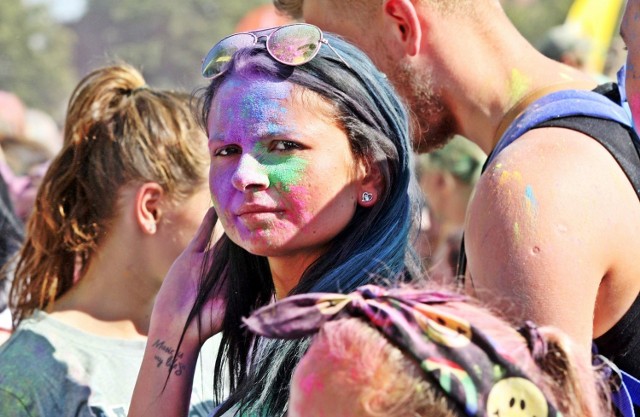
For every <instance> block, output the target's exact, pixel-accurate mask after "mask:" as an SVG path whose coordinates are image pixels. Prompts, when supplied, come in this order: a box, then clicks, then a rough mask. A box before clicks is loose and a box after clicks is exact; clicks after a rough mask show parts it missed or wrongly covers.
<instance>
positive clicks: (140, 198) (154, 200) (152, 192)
mask: <svg viewBox="0 0 640 417" xmlns="http://www.w3.org/2000/svg"><path fill="white" fill-rule="evenodd" d="M163 197H164V190H163V189H162V187H161V186H160V185H159V184H157V183H155V182H148V183H144V184H142V185H141V186H140V187H139V188H138V191H137V192H136V197H135V217H136V222H137V224H138V226H139V227H140V230H142V232H143V233H146V234H150V235H153V234H155V233H156V232H157V230H158V222H159V221H160V218H161V215H162V207H161V206H162V199H163Z"/></svg>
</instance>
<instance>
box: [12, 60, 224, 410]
mask: <svg viewBox="0 0 640 417" xmlns="http://www.w3.org/2000/svg"><path fill="white" fill-rule="evenodd" d="M206 145H207V138H206V136H205V135H204V133H203V132H202V130H201V129H200V127H199V125H198V123H197V122H196V120H195V118H194V117H193V116H192V112H191V108H190V107H189V96H188V95H185V94H183V93H175V92H169V91H160V90H155V89H152V88H150V87H148V86H147V85H146V83H145V80H144V78H143V77H142V75H141V74H140V73H139V72H138V71H137V70H135V69H134V68H132V67H129V66H127V65H116V66H110V67H105V68H102V69H98V70H95V71H93V72H92V73H90V74H89V75H87V76H86V77H85V78H84V79H83V80H82V81H81V82H80V84H79V85H78V86H77V87H76V89H75V91H74V92H73V93H72V95H71V99H70V101H69V107H68V111H67V119H66V125H65V132H64V146H63V148H62V150H61V151H60V153H59V154H58V155H57V157H56V158H55V159H54V160H53V162H52V163H51V166H50V168H49V170H48V172H47V173H46V175H45V177H44V179H43V182H42V185H41V187H40V189H39V191H38V196H37V200H36V205H35V208H34V212H33V214H32V216H31V218H30V219H29V221H28V223H27V225H26V239H25V242H24V244H23V246H22V249H21V251H20V254H19V258H18V261H17V267H16V271H15V278H14V282H13V287H12V290H11V295H10V307H11V309H12V312H13V318H14V327H15V331H14V333H13V335H12V337H11V338H10V339H9V341H8V342H7V343H6V344H5V345H3V347H2V348H1V350H0V415H2V416H31V417H33V416H114V417H115V416H125V415H126V414H127V411H128V404H129V401H130V398H131V393H132V391H133V386H134V383H135V379H136V375H137V372H138V369H139V366H140V362H141V360H142V355H143V352H144V346H145V343H146V334H147V332H148V325H149V317H150V313H151V308H152V305H153V302H154V298H155V295H156V292H157V291H158V289H159V288H160V284H161V283H162V280H163V278H164V276H165V274H166V272H167V271H168V269H169V267H170V265H171V263H172V262H173V260H174V259H175V258H176V257H177V255H178V254H180V253H181V252H182V250H183V249H184V248H185V246H186V245H187V243H188V242H189V241H190V240H191V238H192V235H193V234H194V233H195V231H196V229H197V226H198V225H199V224H200V221H201V220H202V218H203V216H204V214H205V212H206V211H207V209H208V208H209V206H210V196H209V192H208V183H207V173H208V165H209V163H208V162H209V159H208V152H207V146H206ZM211 356H212V357H213V356H215V353H213V354H212V355H211ZM178 359H179V358H178ZM158 367H164V368H165V369H166V370H167V375H168V374H169V372H170V371H172V372H173V373H176V374H179V373H180V363H179V360H175V361H172V362H171V363H167V362H163V363H158ZM170 367H173V368H174V369H173V370H171V369H170ZM203 369H213V366H205V367H204V368H203ZM212 378H213V377H212V376H210V375H207V376H202V377H200V378H198V377H196V383H195V384H194V390H193V394H192V397H191V400H192V401H191V412H190V415H192V416H200V415H202V416H206V413H205V411H204V410H210V409H211V407H212V402H211V398H212V394H213V393H212V392H209V391H210V390H209V389H201V387H202V386H203V385H200V384H198V381H201V382H202V384H204V386H207V387H208V386H209V385H210V384H211V382H210V381H211V380H212Z"/></svg>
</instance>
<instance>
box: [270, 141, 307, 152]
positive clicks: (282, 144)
mask: <svg viewBox="0 0 640 417" xmlns="http://www.w3.org/2000/svg"><path fill="white" fill-rule="evenodd" d="M300 148H301V146H300V145H298V144H297V143H295V142H291V141H289V140H279V141H277V142H275V144H274V145H273V148H272V150H274V151H290V150H292V149H300Z"/></svg>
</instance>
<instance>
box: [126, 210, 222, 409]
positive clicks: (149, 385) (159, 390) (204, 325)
mask: <svg viewBox="0 0 640 417" xmlns="http://www.w3.org/2000/svg"><path fill="white" fill-rule="evenodd" d="M216 221H217V216H216V214H215V211H214V210H213V208H211V209H209V212H208V213H207V215H206V216H205V218H204V220H203V222H202V225H201V226H200V228H199V229H198V232H197V233H196V236H195V237H194V239H193V240H192V241H191V243H190V244H189V246H188V247H187V248H186V249H185V251H184V252H183V253H182V254H181V255H180V256H179V257H178V258H177V259H176V261H175V262H174V264H173V265H172V266H171V269H170V270H169V272H168V274H167V276H166V278H165V280H164V282H163V284H162V287H161V288H160V291H159V293H158V296H157V297H156V301H155V304H154V308H153V313H152V315H151V324H150V327H149V335H148V340H147V346H146V349H145V353H144V357H143V360H142V366H141V368H140V373H139V374H138V379H137V381H136V386H135V389H134V392H133V398H132V401H131V406H130V409H129V417H141V416H160V415H161V416H166V417H172V416H176V417H177V416H186V415H188V411H189V399H190V397H191V388H192V384H193V375H194V370H195V365H196V361H197V359H198V353H199V351H200V348H201V346H202V344H203V343H204V342H205V341H206V339H208V338H209V337H210V336H212V335H214V334H216V333H218V332H219V331H220V328H221V322H222V316H223V313H224V303H223V302H222V300H220V299H218V298H217V297H215V296H212V297H211V298H210V301H209V303H208V304H207V305H205V308H204V309H203V311H202V313H203V315H202V317H201V320H200V323H201V328H200V331H198V326H197V323H196V322H192V323H191V324H190V326H189V328H188V329H187V331H186V333H185V336H184V339H183V340H182V344H181V345H180V349H179V350H178V344H179V341H180V336H181V334H182V329H183V327H184V324H185V323H186V320H187V316H188V315H189V312H190V310H191V307H192V306H193V303H194V300H195V297H196V294H197V289H198V280H199V276H200V271H201V268H202V265H203V262H204V261H205V257H204V251H205V249H206V245H207V242H208V240H209V236H211V233H212V231H213V227H214V225H215V223H216Z"/></svg>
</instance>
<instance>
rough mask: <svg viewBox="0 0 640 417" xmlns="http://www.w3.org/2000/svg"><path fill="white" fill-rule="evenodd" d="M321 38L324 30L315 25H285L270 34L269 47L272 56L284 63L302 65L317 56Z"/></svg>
mask: <svg viewBox="0 0 640 417" xmlns="http://www.w3.org/2000/svg"><path fill="white" fill-rule="evenodd" d="M320 39H322V32H320V29H318V28H317V27H315V26H311V25H305V24H294V25H289V26H283V27H281V28H279V29H277V30H276V31H275V32H273V33H272V34H271V36H269V39H268V41H267V49H268V50H269V53H270V54H271V56H273V57H274V58H275V59H277V60H278V61H280V62H282V63H283V64H287V65H302V64H304V63H306V62H309V61H311V60H312V59H313V57H314V56H316V54H317V53H318V49H319V48H320Z"/></svg>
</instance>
